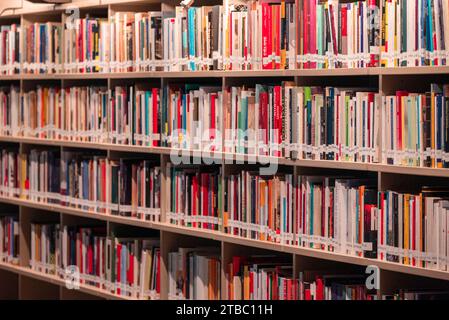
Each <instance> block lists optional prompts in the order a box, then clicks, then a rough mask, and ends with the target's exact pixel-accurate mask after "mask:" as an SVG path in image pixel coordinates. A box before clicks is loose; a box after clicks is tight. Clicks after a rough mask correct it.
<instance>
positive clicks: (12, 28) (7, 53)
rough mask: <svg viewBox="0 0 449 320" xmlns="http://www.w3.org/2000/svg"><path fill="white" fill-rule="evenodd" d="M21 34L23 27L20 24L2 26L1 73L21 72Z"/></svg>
mask: <svg viewBox="0 0 449 320" xmlns="http://www.w3.org/2000/svg"><path fill="white" fill-rule="evenodd" d="M21 36H22V28H21V26H20V25H18V24H11V25H2V26H0V74H2V75H12V74H18V73H20V71H21V65H20V64H21V60H20V59H21V56H20V39H21Z"/></svg>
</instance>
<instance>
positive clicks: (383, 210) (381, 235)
mask: <svg viewBox="0 0 449 320" xmlns="http://www.w3.org/2000/svg"><path fill="white" fill-rule="evenodd" d="M384 200H385V193H383V192H382V193H381V194H380V239H379V240H380V241H379V242H380V243H379V244H380V246H383V245H384V244H385V239H384V215H385V214H386V212H385V205H384ZM383 259H384V254H383V252H382V253H381V254H380V260H383Z"/></svg>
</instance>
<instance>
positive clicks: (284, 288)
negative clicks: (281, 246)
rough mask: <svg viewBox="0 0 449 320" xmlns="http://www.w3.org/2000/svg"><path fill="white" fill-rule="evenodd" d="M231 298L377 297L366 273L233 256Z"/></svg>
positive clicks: (228, 276) (229, 279)
mask: <svg viewBox="0 0 449 320" xmlns="http://www.w3.org/2000/svg"><path fill="white" fill-rule="evenodd" d="M226 280H227V288H226V290H227V298H228V299H230V300H242V299H243V300H318V301H320V300H377V299H378V296H377V291H376V290H368V289H367V288H366V284H365V281H366V275H363V274H348V273H347V272H346V273H338V272H326V271H309V270H306V271H301V272H299V274H298V275H297V276H294V272H293V265H292V264H291V262H289V261H288V260H286V259H285V258H282V257H278V256H271V255H266V256H249V257H242V256H234V257H233V259H232V262H231V263H229V265H228V267H227V270H226Z"/></svg>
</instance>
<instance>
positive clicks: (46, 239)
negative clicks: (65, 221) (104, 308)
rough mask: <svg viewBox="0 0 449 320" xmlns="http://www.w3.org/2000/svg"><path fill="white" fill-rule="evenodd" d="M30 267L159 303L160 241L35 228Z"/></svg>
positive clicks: (92, 231)
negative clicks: (157, 300)
mask: <svg viewBox="0 0 449 320" xmlns="http://www.w3.org/2000/svg"><path fill="white" fill-rule="evenodd" d="M30 249H31V254H30V267H31V269H33V270H36V271H38V272H43V273H47V274H54V275H56V276H58V277H61V278H64V279H66V280H70V281H71V283H73V285H77V284H78V285H80V284H88V285H91V286H95V287H98V288H100V289H103V290H107V291H109V292H111V293H114V294H117V295H121V296H126V297H131V298H134V299H159V295H160V263H161V260H160V259H161V258H160V248H159V239H152V238H122V237H115V236H110V237H109V236H106V228H104V227H84V226H82V227H78V226H63V227H61V226H60V225H59V224H37V223H32V224H31V239H30Z"/></svg>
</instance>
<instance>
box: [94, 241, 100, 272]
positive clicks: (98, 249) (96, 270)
mask: <svg viewBox="0 0 449 320" xmlns="http://www.w3.org/2000/svg"><path fill="white" fill-rule="evenodd" d="M95 247H96V248H97V254H96V259H97V264H96V268H95V275H97V276H100V268H101V266H100V247H101V245H100V238H97V241H96V243H95Z"/></svg>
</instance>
